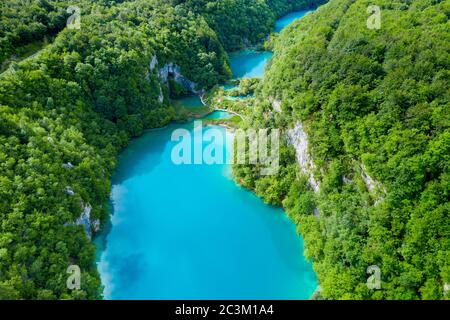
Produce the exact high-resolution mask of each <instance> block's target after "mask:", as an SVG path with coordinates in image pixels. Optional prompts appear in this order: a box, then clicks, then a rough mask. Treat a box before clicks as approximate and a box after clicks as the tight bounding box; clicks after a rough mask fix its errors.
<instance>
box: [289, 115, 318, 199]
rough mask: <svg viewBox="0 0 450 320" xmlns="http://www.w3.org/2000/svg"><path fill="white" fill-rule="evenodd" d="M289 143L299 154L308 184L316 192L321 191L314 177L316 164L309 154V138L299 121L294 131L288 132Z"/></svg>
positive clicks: (298, 159) (299, 162)
mask: <svg viewBox="0 0 450 320" xmlns="http://www.w3.org/2000/svg"><path fill="white" fill-rule="evenodd" d="M287 135H288V141H289V143H290V144H292V145H293V146H294V148H295V151H296V154H297V162H298V164H299V166H300V170H301V171H302V172H303V173H305V174H306V175H308V182H309V184H310V185H311V188H313V190H314V191H315V192H318V191H319V188H320V184H319V183H318V182H317V181H316V179H315V178H314V175H313V170H314V163H313V161H312V160H311V158H310V156H309V152H308V136H307V135H306V132H305V130H304V129H303V125H302V123H301V122H300V121H299V122H297V123H296V124H295V127H294V128H293V129H289V130H288V131H287Z"/></svg>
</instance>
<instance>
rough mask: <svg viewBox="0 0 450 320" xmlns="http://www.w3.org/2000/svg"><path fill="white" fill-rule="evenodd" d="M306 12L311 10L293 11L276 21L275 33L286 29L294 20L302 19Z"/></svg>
mask: <svg viewBox="0 0 450 320" xmlns="http://www.w3.org/2000/svg"><path fill="white" fill-rule="evenodd" d="M308 12H311V10H302V11H295V12H291V13H289V14H287V15H285V16H284V17H282V18H280V19H278V20H277V21H276V22H275V32H281V31H282V30H283V29H284V28H286V27H287V26H288V25H290V24H291V23H292V22H294V21H295V20H298V19H301V18H303V17H304V16H305V15H306V14H307V13H308Z"/></svg>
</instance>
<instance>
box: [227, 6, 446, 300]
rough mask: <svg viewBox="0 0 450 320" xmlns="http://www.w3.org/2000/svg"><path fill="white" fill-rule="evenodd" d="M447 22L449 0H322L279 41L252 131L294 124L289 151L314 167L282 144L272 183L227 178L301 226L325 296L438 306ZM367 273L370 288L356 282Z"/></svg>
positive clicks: (242, 170)
mask: <svg viewBox="0 0 450 320" xmlns="http://www.w3.org/2000/svg"><path fill="white" fill-rule="evenodd" d="M371 4H376V5H378V6H380V8H381V28H380V29H369V28H368V27H367V24H366V21H367V19H368V17H369V15H370V14H369V13H368V12H367V8H368V6H369V5H371ZM449 16H450V1H445V0H442V1H439V0H434V1H432V0H416V1H399V0H397V1H392V0H379V1H375V2H374V1H369V0H356V1H354V0H332V1H330V2H329V3H328V4H326V5H324V6H322V7H321V8H319V9H318V10H317V11H316V12H315V13H314V14H310V15H308V16H307V17H305V18H304V19H302V20H301V21H299V22H297V23H294V24H293V25H292V26H291V27H289V28H288V29H287V30H286V31H284V32H283V33H282V34H281V36H280V37H279V39H278V40H277V42H276V45H275V56H274V59H273V62H272V64H271V66H270V68H269V70H268V71H267V75H266V77H265V79H264V81H263V84H262V87H261V88H260V90H259V92H258V94H257V97H258V103H257V104H256V105H255V106H254V108H255V114H254V116H253V119H252V123H251V124H252V125H256V126H261V127H266V126H271V127H274V128H279V127H281V128H284V129H285V132H286V133H288V131H287V129H288V128H289V129H292V128H295V130H293V131H289V136H290V137H291V138H290V141H291V142H295V141H293V140H295V139H292V135H293V133H294V135H295V134H296V136H297V137H300V139H302V141H301V142H302V143H303V144H300V143H298V141H297V144H296V143H294V145H295V146H296V148H297V151H301V149H302V148H304V146H305V144H306V143H307V145H308V153H309V155H310V157H311V159H312V162H313V164H311V163H310V162H309V161H304V162H302V163H301V165H302V168H301V170H298V164H297V162H296V158H295V153H294V150H293V148H292V147H289V146H288V143H287V141H285V142H284V147H283V149H282V151H283V152H282V159H281V164H282V168H281V170H280V173H279V175H277V176H273V177H261V176H259V175H258V173H259V171H258V170H256V169H255V168H251V167H248V166H236V167H235V168H234V173H235V176H236V177H237V180H238V181H240V182H241V183H243V184H244V185H246V186H247V187H249V188H252V189H255V190H256V192H257V193H258V194H259V195H261V196H262V197H263V198H264V199H265V200H266V202H268V203H273V204H282V205H283V206H284V207H285V209H286V210H287V212H288V214H289V215H290V216H291V218H292V219H293V220H294V221H295V222H296V223H297V225H298V228H299V231H300V232H301V233H302V235H303V236H304V239H305V246H306V253H307V256H308V257H310V258H312V259H313V261H314V269H315V271H316V272H317V274H318V278H319V282H320V285H321V295H322V296H323V297H325V298H329V299H442V298H444V285H445V284H446V283H447V284H448V283H450V219H449V211H450V201H449V200H450V167H449V166H450V101H449V99H450V91H449V87H450V86H449V84H450V52H449V51H450V47H449V43H450V24H449V21H448V19H449ZM273 101H275V102H276V101H279V102H281V110H282V112H281V113H279V112H277V110H276V109H277V108H274V107H273V105H272V104H271V103H270V102H273ZM303 130H304V131H305V132H304V133H306V136H307V140H306V139H305V137H304V136H303V135H302V134H301V133H302V131H303ZM303 160H305V159H303ZM300 172H302V174H300ZM315 183H317V184H315ZM311 184H312V186H313V187H317V192H314V190H313V188H312V187H311ZM371 265H374V266H378V267H379V268H380V271H381V281H382V282H381V289H379V290H370V289H369V288H368V287H367V285H366V281H367V279H368V277H369V276H370V274H367V273H366V271H367V268H368V267H369V266H371ZM446 297H447V298H449V293H447V296H446Z"/></svg>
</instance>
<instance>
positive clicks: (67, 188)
mask: <svg viewBox="0 0 450 320" xmlns="http://www.w3.org/2000/svg"><path fill="white" fill-rule="evenodd" d="M64 192H65V193H66V194H68V195H69V196H71V197H72V196H74V195H75V191H73V189H72V188H71V187H65V188H64Z"/></svg>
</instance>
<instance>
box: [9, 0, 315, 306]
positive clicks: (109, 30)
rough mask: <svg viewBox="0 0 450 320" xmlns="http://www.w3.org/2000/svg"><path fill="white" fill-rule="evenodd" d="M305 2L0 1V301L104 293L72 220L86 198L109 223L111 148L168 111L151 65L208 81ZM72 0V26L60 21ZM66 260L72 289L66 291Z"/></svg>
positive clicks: (85, 239)
mask: <svg viewBox="0 0 450 320" xmlns="http://www.w3.org/2000/svg"><path fill="white" fill-rule="evenodd" d="M313 2H314V1H307V0H295V1H292V0H267V1H266V0H258V1H252V2H248V1H244V0H222V1H212V0H211V1H206V0H197V1H193V0H192V1H175V0H173V1H162V0H136V1H106V0H105V1H101V0H100V1H88V0H78V1H70V2H69V1H64V0H63V1H56V0H8V1H3V2H2V3H1V4H0V17H1V19H0V48H1V51H0V52H1V54H0V63H2V64H3V63H5V62H7V63H8V62H9V64H8V66H7V68H6V70H5V71H4V72H2V73H1V74H0V299H101V298H102V286H101V282H100V277H99V274H98V271H97V269H96V265H95V247H94V245H93V244H92V242H91V240H90V237H89V235H88V234H86V233H85V230H84V228H83V226H82V225H78V224H77V223H75V221H76V220H77V219H78V218H79V217H80V215H81V213H82V212H83V210H84V209H85V208H86V207H87V206H88V207H90V208H91V211H90V222H93V221H96V220H97V219H98V220H99V221H100V222H101V224H102V225H103V224H105V223H106V221H107V220H108V217H109V212H108V208H107V201H108V198H109V193H110V189H111V185H110V184H111V182H110V179H111V175H112V172H113V170H114V168H115V166H116V158H117V155H118V153H119V151H120V150H122V149H123V148H124V147H125V146H126V145H127V144H128V142H129V140H130V139H131V138H133V137H137V136H139V135H140V134H142V132H143V131H144V130H145V129H149V128H155V127H161V126H164V125H165V124H167V123H169V122H170V121H172V120H175V119H176V113H175V111H174V108H173V107H172V106H171V103H170V99H169V97H170V92H169V86H168V85H167V83H165V81H163V80H164V79H162V77H161V74H160V70H161V69H164V67H165V66H167V65H169V64H176V65H177V66H179V68H180V70H181V73H182V74H183V76H185V77H186V78H188V79H190V80H191V81H193V82H194V83H195V84H196V89H197V90H203V89H208V88H210V87H212V86H214V85H216V84H217V83H220V82H223V81H225V80H226V79H228V78H229V77H230V75H231V72H230V67H229V61H228V55H227V51H226V50H232V49H236V48H240V47H243V46H245V45H250V44H256V43H257V42H259V41H261V40H262V39H263V38H264V36H267V34H268V31H269V30H270V29H271V27H272V26H273V23H274V21H275V18H276V17H277V16H279V15H282V14H284V13H287V12H289V11H291V10H293V9H297V8H303V7H305V6H308V5H310V4H311V3H313ZM72 5H77V6H78V7H79V8H80V11H81V13H80V28H79V29H76V28H75V29H73V28H67V27H66V22H67V19H68V17H69V16H70V13H68V12H67V8H68V7H69V6H72ZM230 12H233V14H234V15H230V14H229V13H230ZM236 17H239V18H238V19H237V18H236ZM44 39H45V42H46V45H45V46H40V45H39V46H33V45H34V44H35V43H36V42H40V41H43V40H44ZM27 46H28V47H27ZM24 47H26V49H24ZM36 47H37V48H38V49H40V50H37V51H36V52H30V54H31V53H32V54H31V56H30V58H28V59H22V61H20V60H21V59H18V60H17V61H16V60H15V59H17V56H20V55H21V54H23V51H24V50H25V51H27V50H30V48H32V49H33V48H34V49H36ZM41 48H42V49H41ZM30 54H28V55H27V56H29V55H30ZM72 264H76V265H79V266H80V268H81V271H82V277H81V279H82V285H81V288H82V289H81V290H73V291H72V290H68V289H67V286H66V280H67V277H68V274H67V273H66V270H67V267H68V266H69V265H72Z"/></svg>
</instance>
